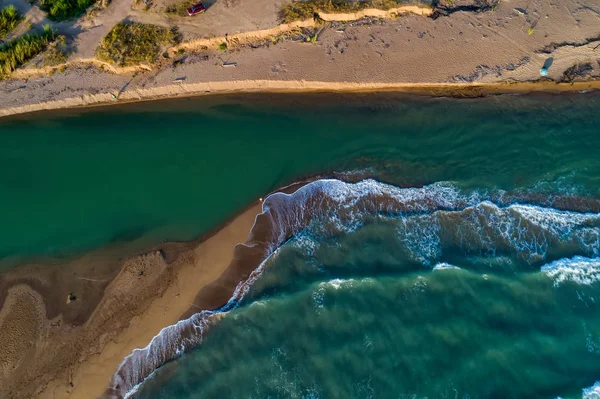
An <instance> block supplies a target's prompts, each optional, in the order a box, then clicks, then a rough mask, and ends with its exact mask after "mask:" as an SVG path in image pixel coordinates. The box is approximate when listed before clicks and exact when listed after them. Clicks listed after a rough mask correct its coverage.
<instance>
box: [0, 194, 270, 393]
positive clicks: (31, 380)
mask: <svg viewBox="0 0 600 399" xmlns="http://www.w3.org/2000/svg"><path fill="white" fill-rule="evenodd" d="M260 209H261V208H260V204H259V203H257V204H254V205H253V206H251V207H250V208H248V209H247V210H245V211H243V212H242V213H241V214H239V215H238V216H236V217H235V218H234V219H233V220H231V221H230V222H229V223H227V224H226V225H225V226H224V227H221V228H219V229H218V230H217V231H216V232H214V234H212V235H210V236H209V237H203V238H201V239H198V240H196V241H194V242H190V243H166V244H164V245H162V246H160V247H157V248H154V249H152V250H151V251H149V252H146V253H144V254H140V255H137V256H133V257H130V258H128V259H126V260H119V259H118V257H117V256H116V255H115V254H114V253H111V252H110V251H109V252H108V253H104V252H102V251H95V252H92V253H90V254H87V255H85V256H82V257H79V258H77V259H73V260H69V261H68V262H67V263H66V264H62V265H50V266H49V265H36V266H34V265H29V266H20V267H17V268H15V269H14V270H12V271H10V272H8V273H6V274H5V275H3V276H2V279H1V280H0V290H1V291H0V292H1V293H2V295H1V297H2V308H1V310H0V339H2V342H3V345H2V347H1V348H0V351H1V352H0V359H2V361H1V362H0V368H1V369H2V374H0V375H1V379H0V396H2V397H9V398H12V397H15V398H27V397H33V396H39V397H41V398H66V397H76V398H97V397H99V396H101V395H102V394H103V393H104V392H105V390H106V388H107V386H108V384H109V381H110V378H111V376H112V374H113V373H114V371H115V369H116V368H117V366H118V365H119V363H121V361H122V360H123V358H125V357H126V356H127V355H128V354H129V353H131V351H132V350H133V349H135V348H141V347H144V346H146V345H147V344H148V343H149V342H150V340H151V339H152V338H153V337H154V336H155V335H156V334H158V333H159V332H160V330H161V329H162V328H163V327H165V326H167V325H171V324H174V323H176V322H177V321H178V320H179V319H180V318H181V317H182V316H183V315H184V314H186V313H189V310H190V308H194V307H195V306H194V301H195V298H196V295H197V294H198V292H199V290H201V289H202V288H203V287H205V286H208V285H210V283H213V282H214V281H216V280H217V279H219V277H220V276H221V275H222V274H223V273H224V272H225V271H226V270H227V268H228V266H229V265H230V263H231V262H232V260H233V259H234V247H235V246H236V244H238V243H241V242H245V241H246V239H247V236H248V233H249V231H250V229H251V228H252V225H253V223H254V220H255V217H256V215H257V214H258V213H259V212H260ZM84 271H85V272H86V273H87V274H85V275H83V274H82V273H83V272H84ZM33 276H35V277H33ZM227 276H228V277H227V278H228V279H232V280H231V281H236V280H237V281H239V280H240V279H241V278H242V277H240V276H237V277H236V276H234V275H233V274H231V273H228V274H227ZM211 291H212V292H213V293H215V295H214V296H213V298H212V301H211V302H210V303H207V302H205V303H202V304H201V306H211V305H214V306H215V307H218V306H221V305H222V304H223V303H219V298H221V297H223V298H225V297H227V298H228V297H229V296H231V292H230V291H229V289H228V288H227V287H224V286H223V285H221V284H216V285H214V284H213V288H212V290H211ZM217 292H221V294H218V295H217V294H216V293H217ZM32 358H35V359H36V361H35V362H32V361H30V359H32Z"/></svg>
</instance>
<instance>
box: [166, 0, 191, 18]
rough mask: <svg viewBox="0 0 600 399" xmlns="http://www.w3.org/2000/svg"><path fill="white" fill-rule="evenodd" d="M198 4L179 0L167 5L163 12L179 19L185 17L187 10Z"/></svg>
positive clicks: (188, 0) (189, 0)
mask: <svg viewBox="0 0 600 399" xmlns="http://www.w3.org/2000/svg"><path fill="white" fill-rule="evenodd" d="M196 3H198V0H181V1H178V2H176V3H173V4H171V5H169V6H168V7H167V8H166V10H165V12H166V13H167V14H170V15H179V16H180V17H187V15H188V12H187V10H188V8H190V7H191V6H193V5H194V4H196Z"/></svg>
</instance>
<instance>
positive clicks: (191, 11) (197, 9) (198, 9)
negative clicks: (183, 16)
mask: <svg viewBox="0 0 600 399" xmlns="http://www.w3.org/2000/svg"><path fill="white" fill-rule="evenodd" d="M204 11H206V8H205V7H204V4H202V3H198V4H194V5H193V6H191V7H190V8H188V10H187V12H188V15H189V16H190V17H191V16H192V15H196V14H201V13H203V12H204Z"/></svg>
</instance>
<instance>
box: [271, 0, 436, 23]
mask: <svg viewBox="0 0 600 399" xmlns="http://www.w3.org/2000/svg"><path fill="white" fill-rule="evenodd" d="M407 3H424V4H429V2H420V1H412V0H355V1H352V0H306V1H302V0H299V1H293V2H291V3H289V4H287V5H285V6H284V7H283V8H282V9H281V11H280V12H279V17H280V18H281V20H282V21H283V22H284V23H290V22H294V21H302V20H305V19H310V18H314V17H315V15H317V14H318V13H319V11H321V12H331V13H335V12H339V13H344V12H357V11H360V10H364V9H366V8H377V9H380V10H389V9H390V8H394V7H399V6H400V5H402V4H407Z"/></svg>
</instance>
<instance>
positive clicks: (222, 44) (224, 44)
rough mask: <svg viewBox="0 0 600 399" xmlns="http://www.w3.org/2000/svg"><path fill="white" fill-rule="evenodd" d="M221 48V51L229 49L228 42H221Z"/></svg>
mask: <svg viewBox="0 0 600 399" xmlns="http://www.w3.org/2000/svg"><path fill="white" fill-rule="evenodd" d="M219 50H221V51H225V50H227V43H221V44H219Z"/></svg>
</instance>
